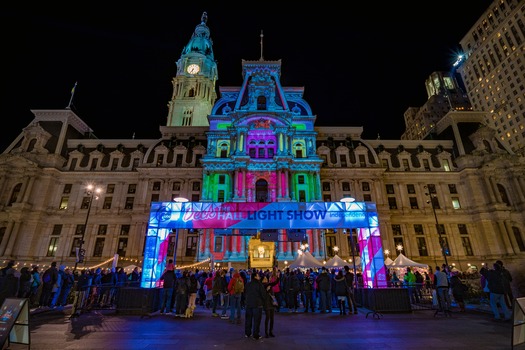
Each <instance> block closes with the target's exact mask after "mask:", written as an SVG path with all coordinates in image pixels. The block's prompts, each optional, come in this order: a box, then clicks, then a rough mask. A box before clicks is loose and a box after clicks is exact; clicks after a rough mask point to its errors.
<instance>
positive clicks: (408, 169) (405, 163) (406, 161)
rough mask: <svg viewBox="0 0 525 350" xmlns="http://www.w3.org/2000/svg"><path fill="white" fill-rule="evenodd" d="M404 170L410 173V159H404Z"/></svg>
mask: <svg viewBox="0 0 525 350" xmlns="http://www.w3.org/2000/svg"><path fill="white" fill-rule="evenodd" d="M403 168H404V169H405V171H410V166H409V165H408V159H403Z"/></svg>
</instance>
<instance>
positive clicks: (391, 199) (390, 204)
mask: <svg viewBox="0 0 525 350" xmlns="http://www.w3.org/2000/svg"><path fill="white" fill-rule="evenodd" d="M388 207H389V208H390V209H397V202H396V197H388Z"/></svg>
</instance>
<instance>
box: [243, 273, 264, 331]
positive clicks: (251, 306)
mask: <svg viewBox="0 0 525 350" xmlns="http://www.w3.org/2000/svg"><path fill="white" fill-rule="evenodd" d="M265 294H266V290H265V289H264V286H263V284H262V282H261V276H260V275H259V273H257V272H256V271H253V272H252V276H251V278H250V282H248V283H247V284H246V286H245V287H244V296H245V298H246V315H245V323H244V336H245V337H246V338H249V337H253V339H255V340H259V339H261V332H260V331H261V320H262V310H263V307H264V305H265V300H266V296H265Z"/></svg>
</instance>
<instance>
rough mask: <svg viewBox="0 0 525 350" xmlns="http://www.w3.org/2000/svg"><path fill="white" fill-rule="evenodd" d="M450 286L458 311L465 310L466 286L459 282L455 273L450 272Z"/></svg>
mask: <svg viewBox="0 0 525 350" xmlns="http://www.w3.org/2000/svg"><path fill="white" fill-rule="evenodd" d="M450 288H451V289H452V296H453V297H454V300H455V301H456V303H458V306H459V309H460V310H459V311H461V312H465V292H466V291H467V290H468V287H467V285H465V284H463V282H461V280H460V279H459V276H458V275H457V273H454V274H452V276H451V277H450Z"/></svg>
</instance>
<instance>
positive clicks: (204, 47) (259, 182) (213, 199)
mask: <svg viewBox="0 0 525 350" xmlns="http://www.w3.org/2000/svg"><path fill="white" fill-rule="evenodd" d="M240 69H241V71H242V77H243V81H242V83H241V85H240V86H238V87H218V90H216V81H217V77H218V68H217V65H216V61H215V59H214V56H213V47H212V41H211V35H210V29H209V28H208V26H207V17H206V14H204V15H203V17H202V19H201V22H200V23H199V24H198V25H197V26H196V28H195V31H194V33H193V35H192V37H191V39H190V41H189V43H188V45H186V47H185V48H184V50H183V52H182V54H181V56H180V59H179V60H178V61H177V73H176V76H175V77H174V78H173V94H172V98H171V100H170V101H169V108H168V117H167V121H166V125H165V126H161V127H160V130H159V137H158V138H156V139H98V138H96V137H95V135H94V131H93V130H92V129H91V128H90V127H89V125H88V124H87V123H86V122H85V121H84V120H82V119H81V118H80V117H79V116H78V115H76V114H75V113H74V111H72V110H70V109H59V110H34V111H32V112H33V114H34V119H33V120H32V121H31V123H29V125H28V126H27V127H25V128H24V129H23V130H22V132H21V133H20V134H19V135H18V136H16V137H15V138H14V140H13V142H12V143H11V144H10V145H9V146H8V147H7V149H6V150H4V152H3V153H2V154H1V155H0V188H1V191H0V256H2V257H4V258H14V259H16V260H17V261H19V262H20V263H41V264H48V263H49V262H51V261H61V262H64V263H66V264H70V265H73V264H75V261H76V256H77V250H78V249H79V248H81V249H83V250H85V260H84V262H83V263H81V264H80V266H81V267H84V266H90V267H91V266H96V265H98V264H104V263H107V262H108V261H111V259H113V258H114V256H115V254H118V256H119V259H120V261H122V260H126V261H128V260H129V261H130V262H132V263H135V264H140V263H141V262H142V258H143V256H144V247H145V238H146V230H147V227H148V219H149V217H150V210H151V207H152V203H157V202H169V201H178V200H180V198H185V199H188V200H189V201H190V202H200V203H261V202H268V203H269V202H282V203H303V202H304V203H320V202H339V201H340V200H341V199H343V198H345V197H353V198H355V199H356V200H357V201H358V202H364V203H373V204H374V205H375V206H376V208H377V217H378V221H379V231H380V233H381V239H382V243H383V248H384V249H388V250H389V251H390V254H391V255H392V257H393V256H394V255H396V253H398V252H402V253H404V254H405V255H407V256H408V257H410V258H411V259H413V260H416V261H418V262H422V263H427V264H429V265H431V266H435V265H441V263H443V261H444V257H443V254H445V255H446V256H447V261H448V263H449V264H454V265H455V266H456V267H457V268H458V269H461V270H466V269H467V268H469V266H477V267H480V266H481V265H482V264H483V263H490V262H493V261H494V260H495V259H504V260H505V264H506V265H507V266H508V268H509V269H513V268H514V267H517V266H520V264H521V265H522V264H523V262H524V260H525V236H524V232H525V211H524V209H525V175H524V174H525V171H524V170H525V161H524V158H523V157H520V156H518V155H515V154H512V153H510V152H509V151H507V150H506V149H505V147H503V145H502V142H501V139H500V138H498V137H497V131H496V130H495V129H493V128H491V127H490V126H488V125H486V123H485V122H484V120H483V116H482V114H479V113H478V114H477V115H473V116H471V118H468V120H469V122H468V123H464V122H462V121H461V115H460V114H458V115H454V113H471V112H458V111H452V112H450V113H449V114H447V116H445V117H444V118H442V120H440V121H439V122H438V123H437V124H436V127H435V128H434V129H435V130H436V131H435V134H436V137H434V138H433V139H425V140H401V139H400V140H367V139H363V138H362V136H361V135H362V133H363V129H362V128H361V127H352V126H347V127H340V126H337V127H336V126H334V127H316V126H315V120H316V115H315V114H313V111H312V110H311V108H310V106H309V104H308V102H307V101H306V100H305V99H304V98H303V92H304V88H303V87H295V86H294V87H286V86H282V85H281V80H280V77H281V74H285V73H286V72H282V71H281V61H280V60H273V61H271V60H266V59H265V58H264V57H263V56H262V48H261V57H259V58H257V59H255V60H243V61H242V64H241V67H240ZM217 91H218V92H217ZM451 113H452V115H451ZM145 122H146V121H145ZM88 184H92V185H94V186H95V187H89V188H88V187H87V185H88ZM95 188H99V189H100V191H95ZM356 229H357V228H355V227H345V228H337V229H326V230H317V229H316V230H308V231H307V235H306V236H305V237H304V239H302V240H301V241H296V240H293V239H290V237H289V232H288V231H287V230H280V232H279V239H278V242H274V241H271V240H270V241H268V240H264V239H261V236H260V233H254V234H253V235H228V234H226V235H225V234H221V233H219V232H215V230H214V229H206V230H200V229H197V230H193V229H178V230H174V232H173V234H170V237H169V239H168V244H167V246H166V247H165V248H166V249H167V255H171V256H173V255H176V263H177V265H178V266H185V267H189V266H199V267H206V266H207V265H206V264H208V263H209V261H213V262H214V264H220V265H221V266H228V265H233V266H244V267H246V266H257V267H260V268H269V267H271V266H274V265H278V266H279V267H281V268H282V267H284V266H286V263H288V262H291V260H292V259H294V258H295V257H296V256H297V250H298V249H299V248H300V245H301V244H303V243H308V245H309V250H310V252H311V253H312V255H313V256H314V257H316V258H317V259H319V260H325V259H327V258H330V257H332V256H333V255H334V254H335V252H336V251H337V252H338V255H339V256H341V257H342V258H343V259H346V260H349V259H351V258H352V256H353V254H352V253H355V255H356V256H357V255H359V254H360V252H358V251H354V252H352V247H355V248H356V249H358V248H359V245H357V244H353V243H357V242H356V240H357V235H356V234H355V233H356ZM175 231H177V232H175ZM177 238H178V239H177ZM336 247H337V249H336ZM261 251H262V253H260V252H261ZM255 252H259V253H260V255H259V256H255ZM266 252H268V253H266ZM119 265H126V263H124V262H122V263H121V262H119Z"/></svg>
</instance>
